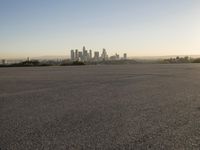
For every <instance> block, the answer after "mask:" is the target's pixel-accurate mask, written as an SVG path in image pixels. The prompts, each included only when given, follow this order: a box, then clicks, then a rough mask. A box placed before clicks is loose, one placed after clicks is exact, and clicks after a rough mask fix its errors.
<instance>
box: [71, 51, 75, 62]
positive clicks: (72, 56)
mask: <svg viewBox="0 0 200 150" xmlns="http://www.w3.org/2000/svg"><path fill="white" fill-rule="evenodd" d="M71 60H72V61H74V60H75V55H74V50H71Z"/></svg>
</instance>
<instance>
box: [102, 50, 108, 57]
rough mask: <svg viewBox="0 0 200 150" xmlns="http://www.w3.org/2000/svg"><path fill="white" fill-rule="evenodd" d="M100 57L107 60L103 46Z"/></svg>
mask: <svg viewBox="0 0 200 150" xmlns="http://www.w3.org/2000/svg"><path fill="white" fill-rule="evenodd" d="M101 58H102V60H108V54H107V52H106V49H105V48H104V49H103V51H102V54H101Z"/></svg>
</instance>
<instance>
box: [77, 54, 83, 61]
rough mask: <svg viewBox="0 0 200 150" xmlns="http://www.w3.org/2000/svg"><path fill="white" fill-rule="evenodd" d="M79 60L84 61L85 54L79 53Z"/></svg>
mask: <svg viewBox="0 0 200 150" xmlns="http://www.w3.org/2000/svg"><path fill="white" fill-rule="evenodd" d="M78 56H79V60H80V61H83V52H78Z"/></svg>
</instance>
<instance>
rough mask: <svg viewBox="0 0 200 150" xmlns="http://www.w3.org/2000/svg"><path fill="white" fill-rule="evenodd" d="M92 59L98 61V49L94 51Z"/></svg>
mask: <svg viewBox="0 0 200 150" xmlns="http://www.w3.org/2000/svg"><path fill="white" fill-rule="evenodd" d="M94 60H95V61H99V52H98V51H96V52H94Z"/></svg>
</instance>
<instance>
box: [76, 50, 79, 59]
mask: <svg viewBox="0 0 200 150" xmlns="http://www.w3.org/2000/svg"><path fill="white" fill-rule="evenodd" d="M78 60H79V56H78V49H76V50H75V61H78Z"/></svg>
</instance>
